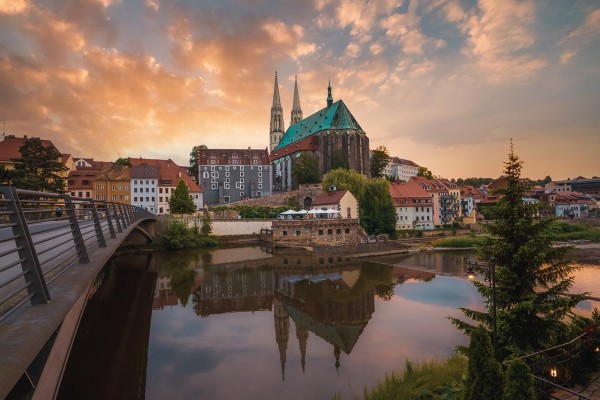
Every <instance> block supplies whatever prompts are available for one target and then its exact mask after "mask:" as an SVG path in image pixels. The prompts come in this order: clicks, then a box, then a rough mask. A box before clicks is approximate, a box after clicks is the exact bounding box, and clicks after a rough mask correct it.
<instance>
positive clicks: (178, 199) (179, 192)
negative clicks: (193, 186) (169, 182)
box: [169, 180, 196, 215]
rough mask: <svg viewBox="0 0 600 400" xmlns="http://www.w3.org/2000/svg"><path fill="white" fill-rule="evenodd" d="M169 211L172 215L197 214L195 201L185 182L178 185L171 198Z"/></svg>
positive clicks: (181, 181)
mask: <svg viewBox="0 0 600 400" xmlns="http://www.w3.org/2000/svg"><path fill="white" fill-rule="evenodd" d="M169 209H170V211H171V214H181V215H183V214H193V213H195V212H196V206H195V205H194V200H192V198H191V197H190V191H189V190H188V187H187V185H186V184H185V182H184V181H183V180H180V181H179V183H177V187H176V188H175V190H173V193H171V197H169Z"/></svg>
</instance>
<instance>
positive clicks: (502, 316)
mask: <svg viewBox="0 0 600 400" xmlns="http://www.w3.org/2000/svg"><path fill="white" fill-rule="evenodd" d="M522 166H523V162H522V161H520V160H519V158H518V157H517V155H516V154H515V153H514V149H513V146H512V143H511V148H510V153H509V155H508V161H507V162H506V163H505V170H504V175H505V176H506V177H507V186H506V188H504V189H501V190H498V191H497V193H499V194H501V195H503V197H502V199H501V200H500V201H499V202H498V203H497V205H495V206H494V207H490V208H489V209H488V212H489V213H490V214H491V216H492V218H493V221H492V223H490V224H487V225H485V228H486V230H487V231H488V232H489V234H490V235H489V236H488V237H486V238H485V240H484V242H483V244H482V246H481V248H480V257H481V259H482V260H484V261H490V260H492V259H493V260H494V261H495V263H496V282H495V286H496V291H497V296H496V308H497V327H498V338H497V339H498V344H499V349H500V357H501V358H503V357H505V356H507V355H509V354H511V353H512V354H515V355H522V354H526V353H530V352H533V351H537V350H540V349H543V348H547V347H550V346H552V345H555V344H557V343H560V342H562V341H563V340H565V336H564V335H565V334H566V331H567V322H566V321H565V318H566V317H568V316H569V315H570V311H571V310H572V309H573V308H574V307H575V305H576V304H577V303H579V302H580V301H582V300H583V295H573V296H572V297H566V296H561V294H562V293H566V292H568V291H569V289H570V288H571V286H572V284H573V277H572V276H570V274H571V273H572V272H573V271H574V270H575V269H576V268H575V267H574V266H573V265H572V264H571V262H570V261H568V260H567V259H566V256H567V254H568V252H569V251H570V249H569V248H567V247H554V246H553V243H552V235H551V233H550V229H551V225H552V221H553V220H554V219H553V218H544V217H541V215H543V214H542V208H543V204H542V203H526V202H523V200H522V198H523V197H525V194H526V192H527V190H528V188H529V184H528V183H527V182H526V181H524V180H522V179H521V168H522ZM474 284H475V286H476V287H477V290H478V291H479V293H481V295H482V296H483V297H484V299H486V300H485V304H486V311H477V310H471V309H466V308H463V309H462V310H463V312H464V313H465V315H466V316H467V317H468V318H470V319H472V320H475V321H476V322H477V323H481V324H484V325H485V326H487V327H488V328H491V326H492V318H491V311H492V301H491V299H492V290H491V288H490V287H489V286H488V285H487V283H481V282H476V281H475V282H474ZM453 322H454V323H455V324H456V325H457V326H458V327H459V328H461V329H464V330H466V331H467V332H469V331H470V330H471V329H472V328H473V327H472V326H471V325H470V324H468V323H466V322H464V321H459V320H457V319H453Z"/></svg>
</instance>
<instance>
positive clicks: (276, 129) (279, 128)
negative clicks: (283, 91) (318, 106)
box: [269, 71, 303, 151]
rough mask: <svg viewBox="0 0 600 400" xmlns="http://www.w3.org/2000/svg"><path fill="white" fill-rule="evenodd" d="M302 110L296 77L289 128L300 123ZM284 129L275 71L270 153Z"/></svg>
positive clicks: (279, 139)
mask: <svg viewBox="0 0 600 400" xmlns="http://www.w3.org/2000/svg"><path fill="white" fill-rule="evenodd" d="M302 118H303V116H302V108H301V107H300V94H299V93H298V76H296V78H295V81H294V102H293V104H292V114H291V119H290V126H291V125H294V124H295V123H297V122H300V121H302ZM284 133H285V127H284V124H283V108H282V107H281V99H280V97H279V82H278V80H277V71H275V88H274V90H273V105H272V106H271V132H270V133H269V142H270V151H273V149H274V148H275V147H277V145H278V144H279V142H280V141H281V138H282V137H283V134H284Z"/></svg>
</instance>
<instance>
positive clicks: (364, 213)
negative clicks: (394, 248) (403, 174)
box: [359, 179, 398, 239]
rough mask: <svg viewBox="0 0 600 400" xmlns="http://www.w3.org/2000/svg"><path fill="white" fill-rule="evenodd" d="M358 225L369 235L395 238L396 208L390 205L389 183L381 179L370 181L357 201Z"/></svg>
mask: <svg viewBox="0 0 600 400" xmlns="http://www.w3.org/2000/svg"><path fill="white" fill-rule="evenodd" d="M359 205H360V212H361V214H360V215H361V217H360V223H361V225H362V227H363V228H365V231H367V232H368V233H369V234H374V235H379V234H382V233H385V234H388V235H390V237H391V238H392V239H395V238H396V235H397V232H396V219H397V218H398V215H397V214H396V208H395V207H394V205H393V203H392V196H391V194H390V189H389V182H388V181H386V180H383V179H370V180H368V181H367V184H366V186H365V192H364V195H363V197H362V198H361V199H360V201H359Z"/></svg>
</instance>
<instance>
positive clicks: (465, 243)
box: [433, 236, 483, 249]
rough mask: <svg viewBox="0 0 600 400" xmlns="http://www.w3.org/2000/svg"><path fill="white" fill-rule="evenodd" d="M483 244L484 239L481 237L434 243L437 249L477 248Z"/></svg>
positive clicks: (453, 238) (456, 238)
mask: <svg viewBox="0 0 600 400" xmlns="http://www.w3.org/2000/svg"><path fill="white" fill-rule="evenodd" d="M482 243H483V237H481V236H461V237H452V238H444V239H438V240H436V241H435V242H433V245H434V246H435V247H444V248H449V249H451V248H465V247H477V246H480V245H481V244H482Z"/></svg>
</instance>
